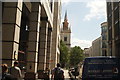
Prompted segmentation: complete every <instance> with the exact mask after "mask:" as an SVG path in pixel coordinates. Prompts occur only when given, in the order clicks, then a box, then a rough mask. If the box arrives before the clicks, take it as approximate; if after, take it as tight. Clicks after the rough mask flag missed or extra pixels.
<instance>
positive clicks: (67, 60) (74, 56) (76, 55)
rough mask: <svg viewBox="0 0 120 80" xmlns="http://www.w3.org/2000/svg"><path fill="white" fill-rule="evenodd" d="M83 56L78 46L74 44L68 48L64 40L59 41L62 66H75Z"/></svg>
mask: <svg viewBox="0 0 120 80" xmlns="http://www.w3.org/2000/svg"><path fill="white" fill-rule="evenodd" d="M83 58H84V57H83V50H82V49H81V48H80V47H79V46H75V47H73V48H71V50H69V49H68V48H67V46H66V45H65V44H64V42H62V41H61V42H60V63H61V64H62V65H64V67H66V68H67V67H70V66H73V67H75V66H77V65H78V64H79V63H80V62H81V61H83Z"/></svg>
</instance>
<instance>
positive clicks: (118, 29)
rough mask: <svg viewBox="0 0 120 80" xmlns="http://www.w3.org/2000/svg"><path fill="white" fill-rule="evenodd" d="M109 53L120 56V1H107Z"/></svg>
mask: <svg viewBox="0 0 120 80" xmlns="http://www.w3.org/2000/svg"><path fill="white" fill-rule="evenodd" d="M107 22H108V48H109V51H108V53H109V55H111V56H116V57H120V1H118V2H107Z"/></svg>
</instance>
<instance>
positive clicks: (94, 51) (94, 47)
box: [91, 37, 101, 56]
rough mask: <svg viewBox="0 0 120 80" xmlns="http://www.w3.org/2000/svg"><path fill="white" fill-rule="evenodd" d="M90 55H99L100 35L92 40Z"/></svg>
mask: <svg viewBox="0 0 120 80" xmlns="http://www.w3.org/2000/svg"><path fill="white" fill-rule="evenodd" d="M91 56H101V37H99V38H97V39H96V40H94V41H93V42H92V54H91Z"/></svg>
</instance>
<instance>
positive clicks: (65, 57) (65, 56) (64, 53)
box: [60, 41, 69, 67]
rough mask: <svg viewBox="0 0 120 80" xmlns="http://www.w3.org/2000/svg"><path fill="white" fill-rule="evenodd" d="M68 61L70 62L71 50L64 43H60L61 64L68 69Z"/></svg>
mask: <svg viewBox="0 0 120 80" xmlns="http://www.w3.org/2000/svg"><path fill="white" fill-rule="evenodd" d="M68 61H69V49H68V48H67V46H66V45H65V44H64V42H63V41H60V63H61V64H62V65H63V66H65V67H66V64H67V63H68Z"/></svg>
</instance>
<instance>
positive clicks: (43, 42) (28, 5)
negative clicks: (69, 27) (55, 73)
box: [1, 0, 61, 80]
mask: <svg viewBox="0 0 120 80" xmlns="http://www.w3.org/2000/svg"><path fill="white" fill-rule="evenodd" d="M2 6H3V10H2V12H3V16H2V59H1V60H2V62H3V63H7V64H8V66H12V65H13V62H14V61H19V63H20V68H22V67H26V72H27V73H26V78H30V79H32V80H34V79H35V78H36V77H35V76H36V73H37V72H39V71H44V70H45V69H46V68H48V69H51V66H53V67H54V65H55V64H56V63H57V62H59V54H60V53H59V44H60V35H59V34H60V32H59V31H60V29H59V27H60V19H61V17H60V15H61V1H60V0H59V1H58V2H54V0H53V1H52V2H51V1H49V0H44V1H43V0H42V1H41V2H4V3H3V4H2ZM57 10H58V11H57ZM8 13H9V14H8ZM53 18H55V19H56V21H55V19H53ZM55 34H57V35H55ZM53 36H54V38H53ZM52 40H56V41H54V43H52V42H53V41H52ZM52 44H55V45H56V46H53V45H52ZM52 48H53V49H55V50H54V53H52V54H54V55H57V56H53V55H52V54H51V49H52ZM55 51H56V52H55ZM52 59H53V61H54V62H56V63H54V64H53V63H51V61H52ZM38 76H39V74H38Z"/></svg>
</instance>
